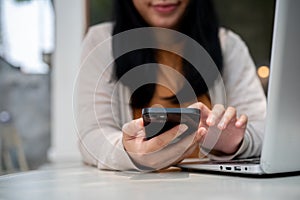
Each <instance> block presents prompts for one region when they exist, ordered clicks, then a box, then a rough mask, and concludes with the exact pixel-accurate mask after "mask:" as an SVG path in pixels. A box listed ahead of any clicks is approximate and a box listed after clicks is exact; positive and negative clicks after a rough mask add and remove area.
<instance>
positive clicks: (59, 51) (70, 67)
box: [49, 0, 86, 161]
mask: <svg viewBox="0 0 300 200" xmlns="http://www.w3.org/2000/svg"><path fill="white" fill-rule="evenodd" d="M85 2H86V1H85V0H72V1H70V0H54V3H55V13H56V49H55V54H54V60H53V71H52V73H53V74H52V127H51V128H52V130H51V131H52V133H51V134H52V139H51V148H50V151H49V159H50V160H51V161H73V160H80V155H79V151H78V148H77V134H76V131H75V123H74V121H73V110H72V95H73V94H72V92H73V84H74V79H75V76H76V72H77V69H78V67H79V62H80V47H81V41H82V38H83V35H84V30H85V27H86V24H85V15H86V14H85V10H86V9H85Z"/></svg>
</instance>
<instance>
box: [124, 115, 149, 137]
mask: <svg viewBox="0 0 300 200" xmlns="http://www.w3.org/2000/svg"><path fill="white" fill-rule="evenodd" d="M143 124H144V123H143V119H142V118H138V119H135V120H132V121H130V122H128V123H126V124H124V125H123V127H122V132H123V133H124V134H126V135H129V136H133V137H135V136H137V135H138V134H139V132H140V131H143V130H144V125H143Z"/></svg>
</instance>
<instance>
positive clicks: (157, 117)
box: [142, 108, 200, 140]
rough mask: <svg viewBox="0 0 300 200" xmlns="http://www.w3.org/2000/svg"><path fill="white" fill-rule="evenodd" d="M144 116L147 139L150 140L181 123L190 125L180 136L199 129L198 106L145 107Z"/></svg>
mask: <svg viewBox="0 0 300 200" xmlns="http://www.w3.org/2000/svg"><path fill="white" fill-rule="evenodd" d="M142 117H143V121H144V126H145V132H146V137H145V139H146V140H150V139H151V138H153V137H156V136H158V135H160V134H162V133H164V132H166V131H167V130H170V129H171V128H173V127H174V126H176V125H179V124H186V125H187V127H188V129H187V130H186V131H185V132H184V133H183V134H182V135H181V136H180V137H184V136H186V135H189V134H192V133H194V132H195V131H196V130H197V129H198V125H199V122H200V110H199V109H196V108H143V109H142Z"/></svg>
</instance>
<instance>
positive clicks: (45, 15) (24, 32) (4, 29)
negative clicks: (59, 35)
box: [0, 0, 54, 73]
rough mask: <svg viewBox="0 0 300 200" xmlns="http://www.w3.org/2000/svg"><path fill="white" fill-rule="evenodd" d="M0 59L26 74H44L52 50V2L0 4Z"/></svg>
mask: <svg viewBox="0 0 300 200" xmlns="http://www.w3.org/2000/svg"><path fill="white" fill-rule="evenodd" d="M0 9H1V11H0V15H1V23H0V24H1V27H0V31H1V34H0V35H1V39H0V56H1V57H3V58H4V59H5V60H6V61H7V62H8V63H10V64H11V65H12V66H15V67H19V68H20V69H21V71H23V72H25V73H47V72H48V71H49V61H46V60H45V58H46V57H47V56H48V55H50V54H51V53H52V51H53V50H54V12H53V6H52V1H51V0H42V1H41V0H0Z"/></svg>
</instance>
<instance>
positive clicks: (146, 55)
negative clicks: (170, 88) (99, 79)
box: [112, 0, 223, 108]
mask: <svg viewBox="0 0 300 200" xmlns="http://www.w3.org/2000/svg"><path fill="white" fill-rule="evenodd" d="M148 26H149V25H148V24H147V23H146V22H145V21H144V19H143V18H142V17H141V15H140V14H139V13H138V11H137V10H136V9H135V7H134V5H133V2H132V0H114V27H113V35H115V34H118V33H121V32H123V31H127V30H130V29H134V28H140V27H148ZM178 31H179V32H181V33H183V34H185V35H187V36H189V37H191V38H192V39H194V40H195V41H197V42H198V43H199V44H200V45H202V47H204V49H205V50H206V51H207V52H208V53H209V55H210V56H211V58H212V59H213V61H214V62H215V64H216V66H217V67H218V70H219V71H220V72H221V71H222V68H223V60H222V53H221V47H220V41H219V37H218V33H219V24H218V20H217V17H216V14H215V11H214V7H213V3H212V1H211V0H190V3H189V5H188V7H187V10H186V12H185V14H184V17H183V19H182V22H181V27H180V29H179V30H178ZM112 45H113V55H114V58H115V65H114V78H115V79H117V80H119V79H120V78H121V77H122V76H123V75H124V74H126V73H127V72H128V71H129V70H131V69H133V68H135V67H137V66H140V65H145V70H144V73H140V74H139V76H138V77H136V78H140V79H142V80H147V78H149V77H150V76H153V77H156V76H157V75H156V73H155V71H154V70H147V67H151V66H147V63H157V61H156V60H155V49H139V50H135V51H132V52H129V53H126V54H124V55H123V56H120V57H118V58H116V55H117V51H118V49H120V46H121V45H124V44H122V42H120V41H117V40H114V39H113V44H112ZM185 53H189V52H185ZM152 67H153V66H152ZM198 71H199V70H197V69H195V67H193V66H192V65H191V64H190V63H188V62H187V61H185V60H184V59H183V75H184V76H185V78H186V79H187V80H188V82H189V84H190V85H191V86H192V88H193V89H194V92H195V94H196V95H197V96H200V95H202V94H205V93H207V92H208V88H209V87H211V86H212V84H209V85H207V84H206V83H205V82H204V80H203V78H202V77H201V75H200V74H199V72H198ZM149 72H150V74H149ZM123 84H124V85H127V86H128V87H129V88H130V89H131V90H132V93H133V94H132V96H131V106H132V107H133V108H143V107H145V106H147V105H148V104H149V102H150V100H151V99H152V97H153V94H154V92H155V86H156V85H155V84H146V85H143V86H141V87H140V88H138V89H137V90H135V91H133V90H134V89H133V88H134V87H135V86H134V85H132V83H131V82H130V81H123ZM184 88H185V87H183V88H182V89H181V91H182V90H184ZM179 93H180V91H179ZM186 98H187V99H186V100H187V101H188V100H190V99H188V98H189V97H186ZM170 99H171V100H173V101H174V102H176V101H177V99H176V95H174V97H170Z"/></svg>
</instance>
